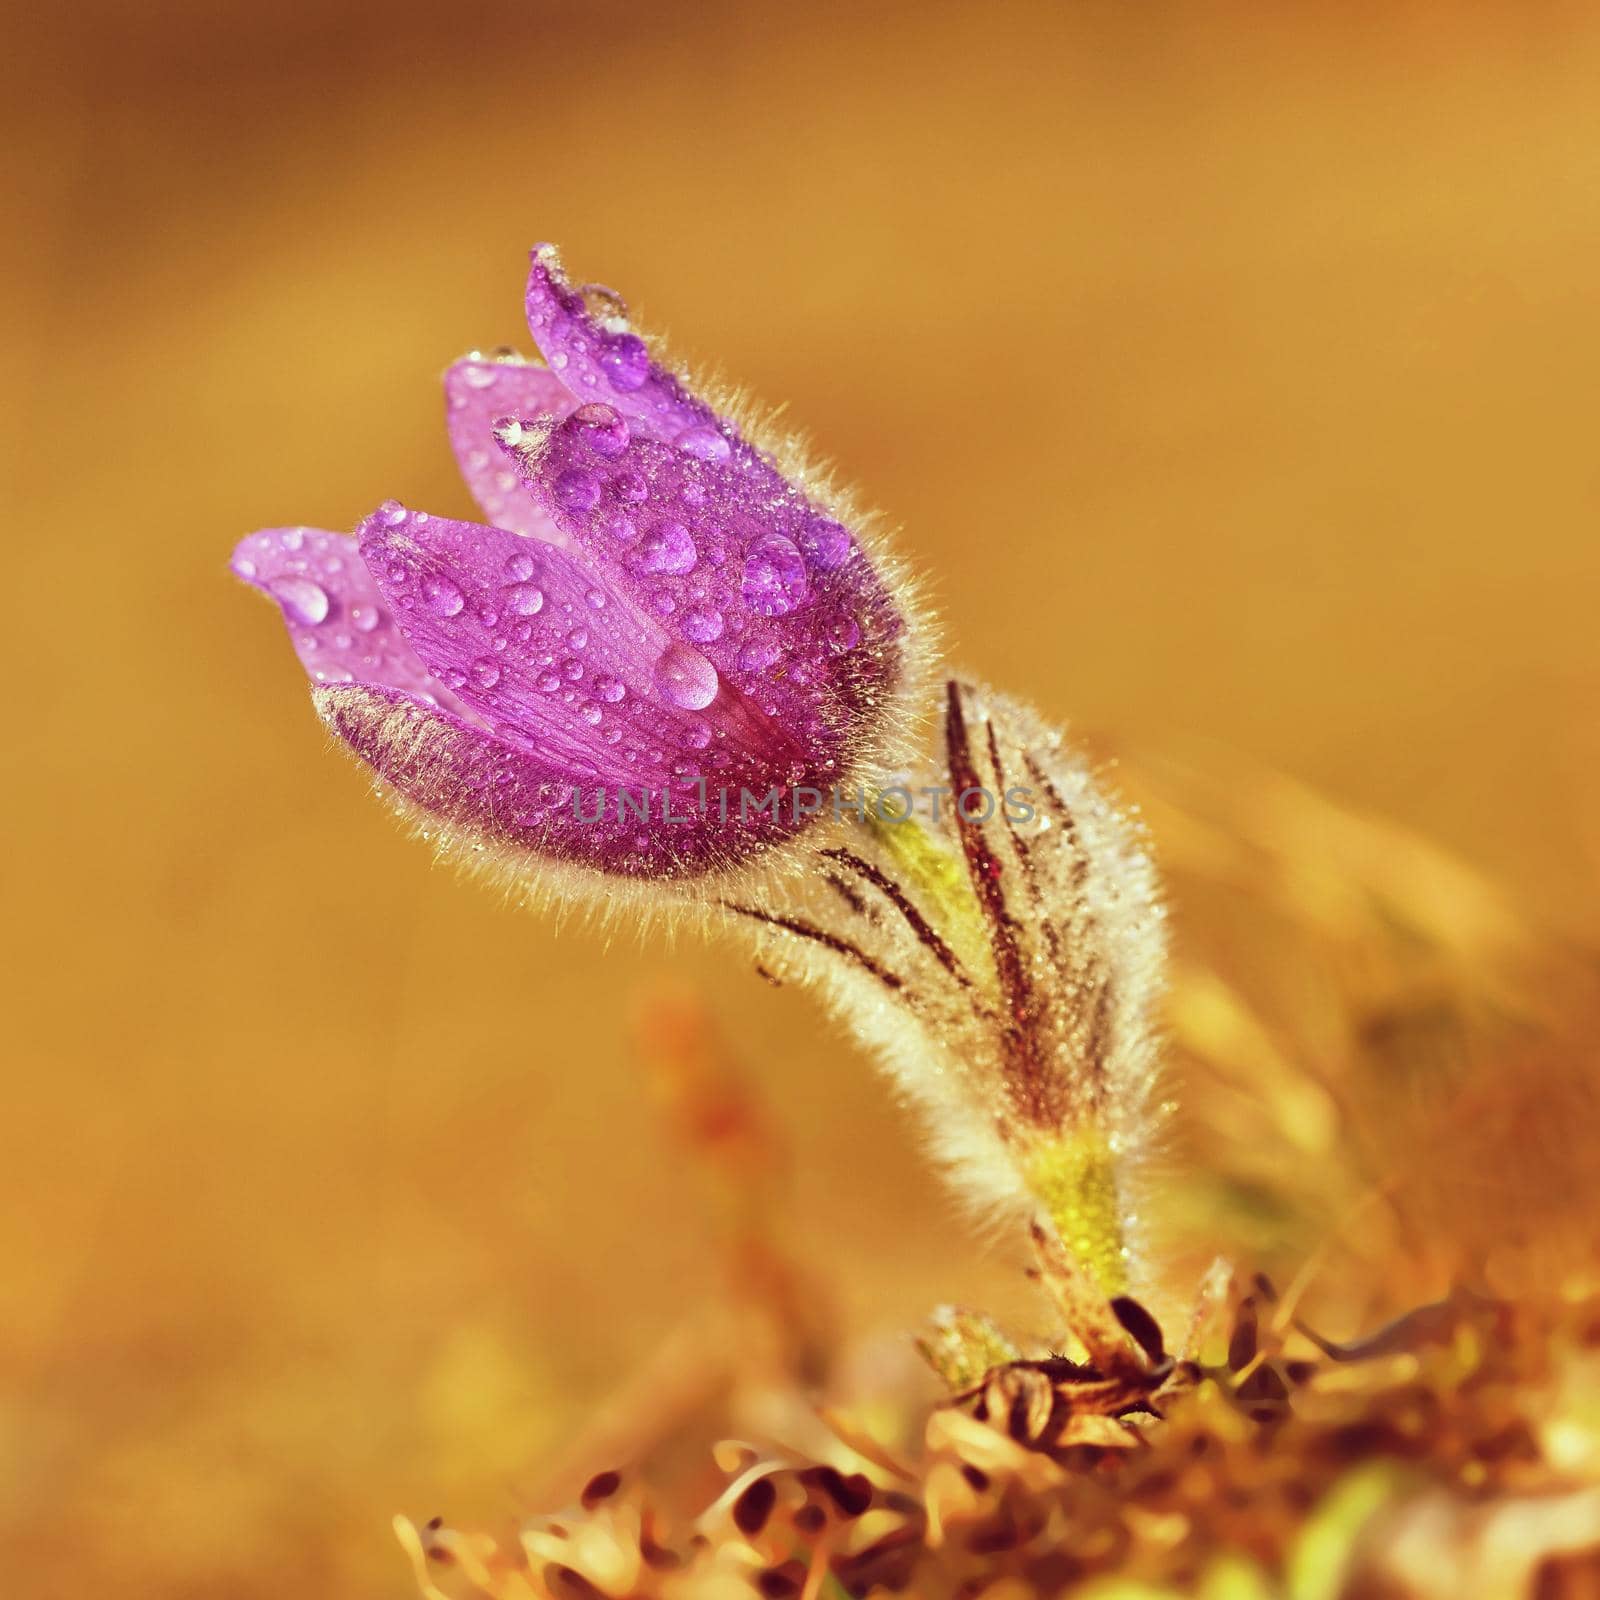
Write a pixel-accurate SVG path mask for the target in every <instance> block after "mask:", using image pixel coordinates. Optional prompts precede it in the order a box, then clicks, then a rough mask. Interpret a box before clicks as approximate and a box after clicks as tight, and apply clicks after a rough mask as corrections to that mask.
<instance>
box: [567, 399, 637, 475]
mask: <svg viewBox="0 0 1600 1600" xmlns="http://www.w3.org/2000/svg"><path fill="white" fill-rule="evenodd" d="M572 425H573V427H574V429H575V430H576V431H577V434H578V437H579V438H580V439H582V440H583V442H584V443H585V444H586V445H588V447H589V448H590V449H591V450H593V451H594V453H595V454H596V455H597V456H603V457H605V459H606V460H608V461H609V460H612V459H613V458H615V457H617V456H620V455H621V454H622V452H623V451H624V450H626V449H627V448H628V425H627V423H626V422H624V421H623V420H622V417H621V416H620V414H619V413H618V412H617V409H616V407H615V406H608V405H603V404H601V403H600V402H599V401H591V402H590V403H589V404H588V405H585V406H579V407H578V409H577V410H576V411H574V412H573V413H572Z"/></svg>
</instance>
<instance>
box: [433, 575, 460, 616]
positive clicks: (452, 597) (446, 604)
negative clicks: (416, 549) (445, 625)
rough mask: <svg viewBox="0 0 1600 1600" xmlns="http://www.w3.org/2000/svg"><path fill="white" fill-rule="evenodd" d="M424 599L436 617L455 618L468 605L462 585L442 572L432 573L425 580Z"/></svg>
mask: <svg viewBox="0 0 1600 1600" xmlns="http://www.w3.org/2000/svg"><path fill="white" fill-rule="evenodd" d="M422 598H423V599H424V600H426V601H427V602H428V609H429V610H430V611H432V612H433V614H434V615H435V616H436V617H453V616H455V615H456V614H457V613H458V612H459V611H460V610H461V608H462V607H463V606H465V605H466V603H467V599H466V596H465V595H464V594H462V592H461V585H460V584H458V583H457V582H456V581H455V579H454V578H451V577H448V576H447V575H446V574H445V573H442V572H435V573H432V574H430V575H429V577H427V578H426V579H424V580H423V584H422Z"/></svg>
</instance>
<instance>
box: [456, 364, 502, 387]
mask: <svg viewBox="0 0 1600 1600" xmlns="http://www.w3.org/2000/svg"><path fill="white" fill-rule="evenodd" d="M497 377H499V373H497V372H496V371H495V370H494V368H493V367H479V366H471V367H463V368H462V369H461V381H462V382H463V383H464V384H466V386H467V387H468V388H469V389H488V388H490V387H492V386H493V384H494V380H495V379H496V378H497Z"/></svg>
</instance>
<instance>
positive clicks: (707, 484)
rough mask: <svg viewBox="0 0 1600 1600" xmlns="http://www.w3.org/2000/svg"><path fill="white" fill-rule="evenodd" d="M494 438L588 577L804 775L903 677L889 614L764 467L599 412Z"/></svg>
mask: <svg viewBox="0 0 1600 1600" xmlns="http://www.w3.org/2000/svg"><path fill="white" fill-rule="evenodd" d="M718 437H719V439H720V436H718ZM501 439H502V443H504V444H505V445H506V447H507V451H508V453H509V454H510V455H511V456H512V458H513V459H514V460H515V461H516V462H517V464H518V467H519V470H520V471H522V472H523V474H524V475H525V476H526V477H527V479H528V481H529V483H530V485H531V487H532V489H533V491H534V493H536V494H537V495H538V496H539V497H540V498H542V499H543V500H544V501H545V502H546V503H547V504H548V505H549V506H550V507H551V508H552V510H553V511H554V513H555V517H556V520H557V522H558V523H559V524H560V525H561V527H562V528H563V529H564V530H566V531H567V532H568V533H569V534H570V535H571V537H572V539H573V541H574V543H575V545H576V546H577V548H578V549H579V550H581V551H582V552H583V554H584V555H585V556H586V557H587V558H588V561H589V564H590V565H591V567H593V568H595V569H596V570H600V571H604V572H605V573H606V575H607V578H608V581H609V582H610V583H611V585H612V586H613V587H614V588H615V589H616V590H617V591H618V592H619V593H620V594H622V595H624V596H625V597H626V598H627V599H628V600H629V601H630V602H631V603H632V605H633V606H634V608H635V609H637V610H638V611H639V612H641V613H642V614H644V615H645V616H647V617H649V618H651V619H652V620H653V621H654V622H655V623H656V624H657V625H658V626H659V627H660V628H661V629H662V630H664V631H666V632H668V633H670V634H671V635H673V636H674V637H676V638H678V639H680V640H682V641H683V642H684V643H685V644H687V645H691V646H693V647H694V648H695V649H696V650H698V651H699V652H701V653H702V654H704V655H705V657H706V658H707V659H708V660H709V661H710V662H711V664H712V665H713V666H714V667H715V669H716V671H717V673H718V674H719V676H720V678H721V679H722V681H723V682H724V683H725V684H727V685H729V686H731V687H733V688H734V689H737V690H738V691H739V692H740V693H741V694H742V695H744V696H746V697H747V698H748V699H749V700H751V701H752V702H753V703H755V704H756V705H758V706H760V707H761V709H762V710H763V711H764V712H766V713H767V715H768V716H770V717H773V718H775V719H777V720H778V721H779V722H781V723H782V724H783V725H784V726H785V727H786V728H788V729H790V730H792V731H793V732H794V734H795V735H796V736H797V737H798V739H799V741H800V743H801V745H802V746H803V748H804V749H805V750H806V751H807V753H808V754H807V757H806V764H807V766H808V768H809V769H810V770H812V771H816V770H818V766H819V763H820V762H822V761H824V760H826V759H831V758H832V757H833V756H835V755H837V754H838V753H839V752H840V751H841V750H842V749H845V748H846V747H847V746H848V745H850V743H851V742H852V741H853V740H854V739H856V738H857V737H858V736H859V735H860V734H861V732H862V730H863V728H864V726H865V725H868V724H871V723H873V722H874V721H875V719H876V710H875V708H876V706H877V704H878V703H879V701H880V700H881V697H882V695H883V694H884V692H885V691H886V690H887V689H888V688H890V687H892V686H893V685H894V684H895V683H897V682H898V681H899V678H900V676H901V673H902V670H903V667H902V647H901V642H900V635H901V630H902V622H901V618H900V614H899V612H898V610H897V608H896V607H895V606H894V604H893V602H892V601H891V600H890V598H889V596H888V594H887V593H886V591H885V589H884V587H883V584H882V581H881V579H880V578H879V576H878V574H877V572H876V571H875V569H874V568H873V567H872V565H871V564H870V563H869V562H868V561H867V560H866V559H865V558H864V557H863V555H862V554H861V552H860V550H859V548H858V547H857V545H856V543H855V541H854V540H853V539H852V538H851V536H850V535H849V533H848V532H846V530H845V529H844V528H843V527H842V526H841V525H840V524H839V523H838V522H835V521H833V520H832V519H831V518H829V517H827V516H826V515H825V514H824V513H823V512H821V511H819V510H818V509H817V508H816V507H815V505H814V504H813V503H812V502H811V501H809V500H808V499H807V498H806V496H805V495H803V494H802V493H801V492H800V491H799V490H798V489H796V488H795V487H793V486H792V485H791V484H789V483H788V482H786V481H785V480H784V479H783V478H782V477H781V476H779V474H778V473H777V471H776V470H775V469H774V468H773V467H772V466H771V465H770V464H769V463H767V462H766V461H765V460H764V459H763V458H761V457H758V456H756V455H754V454H753V453H746V454H742V455H735V454H734V453H733V452H732V451H731V450H730V449H728V448H727V447H726V446H724V449H723V450H722V451H721V452H718V451H716V450H710V449H706V450H701V451H699V452H696V451H691V450H686V449H684V448H682V447H681V446H679V445H668V444H664V443H662V442H661V441H659V440H657V439H652V438H635V437H632V436H631V434H630V430H629V427H628V425H627V423H626V422H625V420H624V419H623V418H622V417H621V416H620V415H619V413H618V412H617V411H616V410H615V409H614V408H612V407H610V406H608V405H604V404H600V403H597V402H591V403H589V404H587V405H585V406H581V407H580V408H579V409H578V410H577V411H576V412H574V413H573V414H572V415H571V416H569V417H567V418H565V419H563V420H562V421H560V422H558V423H550V422H546V423H544V424H540V425H537V426H535V427H534V428H532V429H529V430H526V431H523V430H520V429H514V430H502V434H501ZM824 770H826V769H824Z"/></svg>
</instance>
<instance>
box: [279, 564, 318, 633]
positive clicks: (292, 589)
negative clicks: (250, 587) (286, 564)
mask: <svg viewBox="0 0 1600 1600" xmlns="http://www.w3.org/2000/svg"><path fill="white" fill-rule="evenodd" d="M268 587H269V588H270V589H271V590H272V597H273V599H275V600H276V601H277V602H278V603H279V605H281V606H282V607H283V609H284V613H285V614H286V615H287V616H288V618H289V620H290V621H291V622H302V623H304V624H306V626H308V627H313V628H314V627H315V626H316V625H317V624H318V623H319V622H325V621H327V617H328V595H327V591H326V590H325V589H324V588H323V587H322V585H321V584H318V583H313V582H312V581H311V579H310V578H296V577H293V576H290V577H282V578H274V579H273V580H272V582H271V583H270V584H269V585H268Z"/></svg>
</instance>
